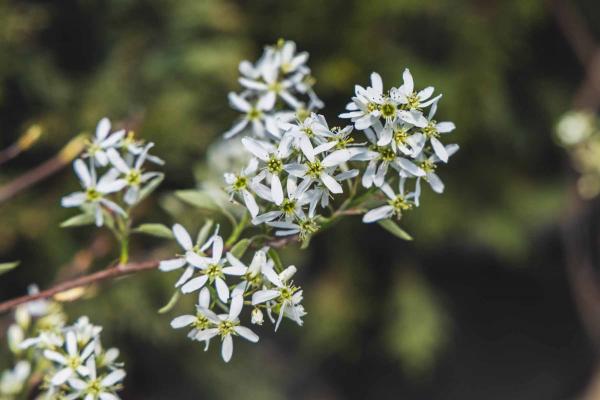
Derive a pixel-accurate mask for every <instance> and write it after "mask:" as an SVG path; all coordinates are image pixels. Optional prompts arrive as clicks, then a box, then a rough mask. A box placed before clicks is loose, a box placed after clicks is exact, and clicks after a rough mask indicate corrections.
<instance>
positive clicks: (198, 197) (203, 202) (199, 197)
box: [175, 190, 220, 211]
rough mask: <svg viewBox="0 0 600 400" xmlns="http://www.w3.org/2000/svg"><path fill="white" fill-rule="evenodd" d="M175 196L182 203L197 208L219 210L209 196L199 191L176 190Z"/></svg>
mask: <svg viewBox="0 0 600 400" xmlns="http://www.w3.org/2000/svg"><path fill="white" fill-rule="evenodd" d="M175 196H176V197H177V198H178V199H179V200H181V201H183V202H184V203H187V204H189V205H191V206H194V207H197V208H204V209H207V210H215V211H216V210H219V207H218V206H217V205H216V204H215V202H214V201H213V199H212V198H211V197H210V195H209V194H208V193H206V192H203V191H200V190H178V191H176V192H175ZM219 211H220V210H219Z"/></svg>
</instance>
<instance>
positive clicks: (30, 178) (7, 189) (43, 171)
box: [0, 135, 84, 203]
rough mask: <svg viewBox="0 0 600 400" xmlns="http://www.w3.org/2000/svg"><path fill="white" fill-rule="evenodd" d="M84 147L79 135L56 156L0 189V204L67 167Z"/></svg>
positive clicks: (82, 138) (82, 137) (81, 137)
mask: <svg viewBox="0 0 600 400" xmlns="http://www.w3.org/2000/svg"><path fill="white" fill-rule="evenodd" d="M83 147H84V136H82V135H80V136H77V137H75V139H73V140H71V141H70V142H69V143H68V144H67V145H66V146H65V147H64V148H63V149H62V150H61V151H60V152H59V153H58V154H57V155H56V156H54V157H52V158H51V159H50V160H48V161H46V162H45V163H43V164H42V165H39V166H38V167H36V168H34V169H32V170H31V171H29V172H26V173H25V174H23V175H21V176H19V177H18V178H16V179H15V180H13V181H12V182H9V183H8V184H6V185H5V186H2V187H0V203H3V202H5V201H6V200H8V199H10V198H12V197H13V196H15V195H16V194H18V193H19V192H21V191H23V190H24V189H27V188H28V187H30V186H32V185H34V184H36V183H38V182H40V181H42V180H44V179H46V178H47V177H49V176H50V175H52V174H54V173H56V172H58V171H60V170H61V169H62V168H64V167H65V166H67V165H68V164H69V163H70V162H71V161H72V160H73V159H74V158H75V157H77V156H78V155H79V153H81V151H82V150H83Z"/></svg>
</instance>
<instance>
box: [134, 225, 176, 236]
mask: <svg viewBox="0 0 600 400" xmlns="http://www.w3.org/2000/svg"><path fill="white" fill-rule="evenodd" d="M133 232H135V233H143V234H145V235H150V236H156V237H159V238H165V239H173V238H174V236H173V232H171V230H170V229H169V228H168V227H166V226H164V225H163V224H141V225H140V226H138V227H137V228H135V229H134V230H133Z"/></svg>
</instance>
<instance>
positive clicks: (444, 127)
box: [436, 122, 456, 133]
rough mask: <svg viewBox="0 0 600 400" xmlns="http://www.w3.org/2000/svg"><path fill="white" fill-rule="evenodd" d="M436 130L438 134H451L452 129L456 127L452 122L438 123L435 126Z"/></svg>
mask: <svg viewBox="0 0 600 400" xmlns="http://www.w3.org/2000/svg"><path fill="white" fill-rule="evenodd" d="M436 129H437V130H438V132H440V133H447V132H452V131H453V130H454V129H456V126H455V125H454V123H453V122H438V124H437V125H436Z"/></svg>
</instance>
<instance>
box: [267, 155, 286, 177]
mask: <svg viewBox="0 0 600 400" xmlns="http://www.w3.org/2000/svg"><path fill="white" fill-rule="evenodd" d="M267 169H268V170H269V172H270V173H272V174H279V173H280V172H281V171H282V170H283V162H281V160H280V159H279V158H275V157H274V156H271V158H269V161H267Z"/></svg>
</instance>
